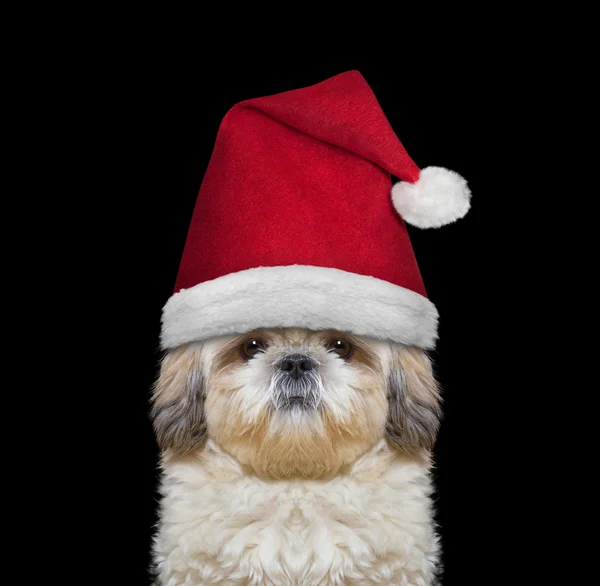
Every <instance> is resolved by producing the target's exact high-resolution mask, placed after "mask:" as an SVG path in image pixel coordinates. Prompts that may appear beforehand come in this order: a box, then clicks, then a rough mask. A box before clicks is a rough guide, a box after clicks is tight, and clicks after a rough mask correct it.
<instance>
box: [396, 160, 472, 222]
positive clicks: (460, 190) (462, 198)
mask: <svg viewBox="0 0 600 586" xmlns="http://www.w3.org/2000/svg"><path fill="white" fill-rule="evenodd" d="M391 195H392V202H393V204H394V208H395V209H396V211H397V212H398V213H399V214H400V216H402V218H403V220H404V221H405V222H406V223H407V224H410V225H411V226H415V227H417V228H439V227H441V226H445V225H447V224H451V223H452V222H455V221H456V220H459V219H460V218H462V217H464V216H465V215H466V214H467V212H468V211H469V208H470V207H471V191H470V189H469V187H468V185H467V182H466V180H465V179H464V178H463V177H462V176H461V175H459V174H458V173H456V172H454V171H450V170H449V169H445V168H443V167H425V168H424V169H422V170H421V173H420V175H419V179H418V180H417V181H416V182H415V183H409V182H407V181H401V182H398V183H396V184H395V185H394V186H393V187H392V194H391Z"/></svg>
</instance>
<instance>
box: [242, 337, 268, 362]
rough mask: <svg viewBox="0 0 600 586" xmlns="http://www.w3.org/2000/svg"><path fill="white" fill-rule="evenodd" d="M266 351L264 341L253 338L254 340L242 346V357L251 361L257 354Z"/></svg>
mask: <svg viewBox="0 0 600 586" xmlns="http://www.w3.org/2000/svg"><path fill="white" fill-rule="evenodd" d="M264 349H265V344H264V343H263V341H262V340H258V339H256V338H253V339H252V340H248V341H247V342H245V343H244V344H243V345H242V355H243V356H244V358H247V359H250V358H254V356H256V354H258V353H259V352H263V351H264Z"/></svg>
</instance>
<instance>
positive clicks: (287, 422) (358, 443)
mask: <svg viewBox="0 0 600 586" xmlns="http://www.w3.org/2000/svg"><path fill="white" fill-rule="evenodd" d="M383 426H384V422H383V421H380V422H371V425H366V421H364V416H363V415H360V416H359V415H356V416H351V417H349V418H347V419H346V420H345V421H343V422H342V421H338V420H337V419H336V418H335V417H334V416H333V414H332V413H330V412H329V411H328V410H327V409H326V408H325V407H324V405H323V404H322V403H317V404H312V403H307V402H306V401H305V400H304V398H302V399H300V398H299V399H297V400H292V401H289V402H287V403H286V404H285V405H282V404H280V405H278V406H277V407H274V406H273V407H271V408H269V409H267V410H266V412H265V413H264V414H263V415H262V416H261V417H260V418H259V420H258V421H254V422H253V423H250V424H249V423H247V422H244V421H243V420H242V418H241V417H240V418H238V417H231V418H229V420H228V422H227V423H226V424H223V422H221V423H220V424H219V425H218V426H216V427H215V428H213V430H211V431H212V434H211V435H213V437H214V439H215V440H216V441H217V443H218V444H219V445H221V446H222V447H223V448H224V449H225V450H226V451H228V452H229V453H230V454H231V455H232V456H234V457H235V458H236V459H237V460H238V461H239V462H240V463H241V464H243V465H246V466H248V467H250V468H251V469H252V471H253V472H254V473H256V474H258V475H259V476H263V477H268V478H275V479H285V478H293V477H301V478H323V477H328V476H331V475H335V474H336V473H338V472H339V471H340V469H341V468H342V467H343V466H345V465H348V464H351V463H352V462H354V461H355V460H356V459H357V458H358V457H360V456H361V455H362V454H364V453H365V452H366V451H367V450H368V449H369V448H371V447H372V446H373V445H374V444H375V443H376V442H377V441H378V439H379V438H380V437H381V436H382V434H383Z"/></svg>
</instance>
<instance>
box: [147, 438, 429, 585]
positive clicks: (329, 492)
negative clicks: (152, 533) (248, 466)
mask: <svg viewBox="0 0 600 586" xmlns="http://www.w3.org/2000/svg"><path fill="white" fill-rule="evenodd" d="M429 468H430V462H429V456H428V455H427V453H426V452H423V453H422V454H420V455H418V456H416V457H415V456H411V457H408V456H403V455H402V454H400V453H399V452H398V451H396V450H392V449H390V448H389V446H388V445H387V443H386V441H385V440H382V441H381V442H379V443H378V444H377V445H376V446H375V447H374V448H373V449H372V450H370V451H369V452H368V453H367V454H365V455H364V456H363V457H361V458H360V459H359V460H358V461H357V462H356V463H355V464H354V465H352V466H351V468H350V469H349V470H348V471H347V472H346V473H345V474H343V475H338V476H336V477H335V478H334V479H332V480H328V481H326V480H323V481H316V480H293V481H292V480H288V481H263V480H260V479H259V478H257V477H256V476H249V475H247V474H246V473H245V471H244V470H243V468H242V467H241V466H240V465H239V463H237V462H236V461H235V460H234V459H233V458H232V457H231V456H229V455H227V454H226V453H225V452H223V451H222V450H220V449H219V448H218V447H217V446H216V445H215V444H214V442H212V441H208V442H207V444H206V446H205V447H204V449H203V451H202V452H201V453H200V454H198V455H195V456H190V457H189V458H187V459H171V457H170V456H169V455H168V454H167V455H165V457H164V458H163V470H164V477H163V484H162V494H163V495H164V499H163V501H162V512H161V522H160V525H159V526H160V531H159V534H158V535H157V538H156V542H155V548H154V553H155V559H156V561H157V563H158V570H159V582H158V583H159V584H161V585H164V586H188V585H193V586H202V585H209V584H211V585H212V584H221V585H224V586H242V585H248V586H342V585H344V586H358V585H362V586H367V585H375V584H377V585H380V586H381V585H402V586H431V585H432V584H434V583H435V576H434V574H435V567H436V563H437V558H438V543H437V537H436V534H435V531H434V528H433V526H432V523H431V504H430V493H431V487H430V482H429Z"/></svg>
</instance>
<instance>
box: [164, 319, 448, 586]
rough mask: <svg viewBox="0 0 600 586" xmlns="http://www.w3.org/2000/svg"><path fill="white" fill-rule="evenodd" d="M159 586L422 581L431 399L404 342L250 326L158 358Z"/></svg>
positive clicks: (431, 547)
mask: <svg viewBox="0 0 600 586" xmlns="http://www.w3.org/2000/svg"><path fill="white" fill-rule="evenodd" d="M152 416H153V422H154V428H155V432H156V437H157V440H158V443H159V445H160V448H161V450H162V484H161V491H162V502H161V512H160V522H159V526H158V531H157V535H156V538H155V544H154V560H155V564H156V575H157V582H156V584H158V585H161V586H184V585H185V586H200V585H208V584H211V585H212V584H223V585H228V586H234V585H235V586H238V585H239V586H241V585H252V586H262V585H269V586H342V585H345V586H358V585H368V584H377V585H392V584H393V585H402V586H430V585H432V584H435V583H436V575H437V572H438V570H439V568H438V557H439V546H438V540H437V536H436V531H435V525H434V521H433V511H432V504H431V500H430V495H431V491H432V488H431V484H430V467H431V449H432V447H433V445H434V442H435V439H436V433H437V430H438V425H439V420H440V394H439V389H438V385H437V384H436V381H435V378H434V375H433V372H432V367H431V363H430V360H429V358H428V356H427V355H426V353H425V351H424V350H422V349H420V348H418V347H416V346H407V345H402V344H399V343H392V342H385V341H381V340H377V339H375V338H367V337H359V336H356V335H352V334H348V333H344V332H341V331H329V330H327V331H314V330H308V329H302V328H281V329H279V328H273V329H261V330H254V331H251V332H249V333H247V334H244V335H229V336H223V337H218V338H211V339H209V340H205V341H203V342H191V343H187V344H183V345H181V346H179V347H177V348H174V349H170V350H169V351H168V353H167V354H166V355H165V357H164V360H163V362H162V366H161V370H160V375H159V377H158V380H157V383H156V385H155V388H154V393H153V405H152Z"/></svg>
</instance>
